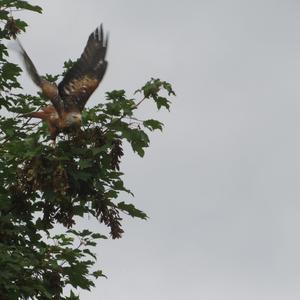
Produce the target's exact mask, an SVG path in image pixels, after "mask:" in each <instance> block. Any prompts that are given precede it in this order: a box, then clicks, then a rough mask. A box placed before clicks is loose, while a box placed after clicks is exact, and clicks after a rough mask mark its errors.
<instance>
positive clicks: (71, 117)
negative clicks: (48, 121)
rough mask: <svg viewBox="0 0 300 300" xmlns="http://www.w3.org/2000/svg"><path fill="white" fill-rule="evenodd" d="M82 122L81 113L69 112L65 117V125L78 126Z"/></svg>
mask: <svg viewBox="0 0 300 300" xmlns="http://www.w3.org/2000/svg"><path fill="white" fill-rule="evenodd" d="M81 124H82V117H81V113H78V112H71V113H69V114H67V116H66V118H65V126H66V127H80V126H81Z"/></svg>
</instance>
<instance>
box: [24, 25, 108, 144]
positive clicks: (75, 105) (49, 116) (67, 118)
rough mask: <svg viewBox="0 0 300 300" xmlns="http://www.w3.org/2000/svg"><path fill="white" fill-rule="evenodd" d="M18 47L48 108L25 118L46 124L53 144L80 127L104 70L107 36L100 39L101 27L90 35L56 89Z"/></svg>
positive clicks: (102, 34) (105, 65) (101, 34)
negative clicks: (84, 111) (82, 49)
mask: <svg viewBox="0 0 300 300" xmlns="http://www.w3.org/2000/svg"><path fill="white" fill-rule="evenodd" d="M18 43H19V47H20V50H21V54H22V57H23V60H24V63H25V66H26V69H27V71H28V73H29V75H30V77H31V79H32V80H33V82H34V83H35V84H36V85H37V86H38V87H39V88H40V89H41V92H42V94H43V95H44V97H45V98H47V99H48V100H50V101H51V104H52V105H49V106H45V107H42V108H41V110H40V111H36V112H31V113H29V114H28V115H29V116H30V117H32V118H39V119H42V120H43V121H45V122H47V124H48V128H49V132H50V136H51V140H52V141H53V143H55V139H56V137H57V135H58V134H59V133H60V132H62V131H64V130H66V129H69V128H79V127H80V126H81V123H82V115H81V114H82V111H83V109H84V106H85V104H86V102H87V101H88V99H89V98H90V96H91V95H92V93H93V92H94V91H95V89H96V88H97V87H98V85H99V83H100V82H101V80H102V78H103V76H104V74H105V71H106V68H107V61H106V60H105V55H106V50H107V44H108V36H107V34H106V35H104V33H103V28H102V24H101V25H100V27H98V28H96V30H95V31H94V32H92V33H91V34H90V36H89V38H88V41H87V44H86V46H85V49H84V51H83V53H82V55H81V57H80V58H79V59H78V60H77V61H76V62H75V63H74V65H73V66H72V67H71V68H70V69H69V70H68V71H67V72H66V74H65V76H64V78H63V80H62V81H61V82H60V83H59V84H58V85H56V84H54V83H51V82H49V81H47V80H46V79H44V78H43V77H41V76H40V75H39V74H38V72H37V70H36V68H35V66H34V64H33V62H32V61H31V59H30V58H29V56H28V54H27V53H26V51H25V50H24V48H23V47H22V45H21V43H20V42H19V41H18Z"/></svg>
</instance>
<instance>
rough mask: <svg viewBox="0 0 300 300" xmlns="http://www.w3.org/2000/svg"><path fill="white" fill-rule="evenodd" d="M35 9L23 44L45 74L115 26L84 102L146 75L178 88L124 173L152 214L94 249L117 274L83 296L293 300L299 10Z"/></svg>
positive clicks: (246, 4)
mask: <svg viewBox="0 0 300 300" xmlns="http://www.w3.org/2000/svg"><path fill="white" fill-rule="evenodd" d="M36 2H37V3H39V4H40V5H42V6H43V8H44V15H34V14H30V15H27V20H28V22H29V24H30V25H31V27H30V29H29V30H28V32H27V33H26V35H24V37H23V38H22V41H23V43H24V45H25V47H26V49H27V50H28V52H29V53H30V55H31V56H32V58H33V60H34V61H35V63H36V65H37V66H38V69H39V70H40V72H41V73H46V72H48V73H59V72H60V71H61V66H62V63H63V61H64V60H65V59H67V58H69V57H72V58H77V57H78V56H79V55H80V54H81V52H82V50H83V47H84V45H85V43H86V40H87V37H88V35H89V34H90V32H91V31H92V30H93V29H94V28H95V27H96V26H97V25H98V24H99V23H101V22H103V23H104V26H105V29H107V30H109V32H110V45H109V53H108V59H109V69H108V72H107V74H106V77H105V80H104V82H103V84H102V86H101V88H99V90H98V91H97V93H96V94H95V95H93V97H92V99H91V100H90V102H89V105H93V104H96V103H98V102H99V101H102V99H103V95H104V92H105V91H108V90H112V89H122V88H124V89H126V90H127V91H129V92H132V91H134V90H135V89H136V88H139V87H140V86H141V85H142V84H143V83H144V82H145V81H146V80H148V79H149V78H150V77H160V78H161V79H164V80H168V81H170V82H171V83H172V84H173V85H174V88H175V90H176V91H177V94H178V97H177V98H176V99H175V100H174V104H173V107H172V112H171V113H170V114H168V113H159V114H158V115H157V114H156V111H155V109H153V108H152V107H151V106H147V105H146V106H145V107H144V108H143V111H142V115H144V116H149V117H160V118H161V120H163V122H164V123H165V124H166V128H165V132H164V133H163V134H155V135H153V136H152V143H151V148H150V149H149V150H148V151H147V153H146V157H145V158H144V159H140V158H138V157H135V156H134V155H132V154H131V153H130V152H129V151H127V153H126V158H125V160H124V163H123V165H122V166H123V171H124V172H125V174H126V177H125V181H126V183H127V186H128V187H130V188H131V189H132V190H133V191H134V192H135V195H136V197H135V199H133V202H134V203H135V204H136V205H137V206H138V207H139V208H141V209H143V210H145V211H146V212H147V213H148V214H149V216H150V217H151V218H150V220H149V221H147V222H143V221H139V220H132V219H129V218H125V222H124V224H125V229H126V234H125V235H124V238H123V239H121V240H118V241H111V240H110V241H104V242H103V243H101V244H100V245H99V247H98V249H97V250H98V251H97V252H98V255H99V264H100V266H101V267H102V268H103V269H104V271H105V273H106V274H107V275H108V277H109V279H108V280H105V279H102V280H101V279H100V280H98V281H97V287H96V288H95V289H94V290H93V291H92V292H91V293H86V292H81V295H82V299H83V300H93V299H95V300H96V299H106V300H115V299H125V300H126V299H130V300H140V299H143V300H150V299H151V300H152V299H157V300H160V299H164V300H165V299H172V300H181V299H189V300H198V299H205V300H227V299H228V300H240V299H243V300H248V299H249V300H250V299H251V300H252V299H256V300H268V299H272V300H277V299H278V300H282V299H289V300H296V299H297V300H298V299H299V297H300V285H299V280H300V258H299V253H300V238H299V228H300V204H299V201H300V185H299V180H300V159H299V153H300V136H299V128H300V118H299V114H300V88H299V80H300V35H299V32H300V2H299V1H296V0H285V1H279V0H269V1H268V0H235V1H234V0H205V1H204V0H186V1H177V2H175V1H171V0H160V1H158V0H151V1H145V0H127V1H120V0H119V1H114V0H110V1H108V0H107V1H104V0H97V1H96V0H94V1H93V0H87V1H79V0H65V1H61V0H51V1H44V2H45V3H43V1H36ZM24 86H25V88H26V89H27V90H28V91H34V90H35V87H34V86H33V84H32V83H30V82H29V81H28V79H24ZM120 200H130V199H120ZM85 225H86V226H89V227H91V228H92V229H93V230H96V231H101V232H103V227H102V226H101V225H99V224H98V223H96V222H93V221H91V220H87V221H86V224H85Z"/></svg>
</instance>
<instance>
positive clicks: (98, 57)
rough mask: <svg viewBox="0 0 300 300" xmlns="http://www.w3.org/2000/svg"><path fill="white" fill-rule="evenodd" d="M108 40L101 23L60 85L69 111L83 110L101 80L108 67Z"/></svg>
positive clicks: (59, 88) (59, 87)
mask: <svg viewBox="0 0 300 300" xmlns="http://www.w3.org/2000/svg"><path fill="white" fill-rule="evenodd" d="M107 42H108V38H107V36H106V37H105V36H104V34H103V28H102V25H101V26H100V28H97V29H96V30H95V31H94V32H93V33H92V34H91V35H90V36H89V39H88V41H87V44H86V46H85V49H84V51H83V53H82V55H81V57H80V58H79V59H78V60H77V62H75V64H74V65H73V67H72V68H71V69H70V70H68V71H67V73H66V75H65V77H64V79H63V80H62V82H61V83H60V84H59V85H58V90H59V94H60V96H61V98H62V99H63V101H64V106H65V109H66V110H67V111H69V110H79V111H82V110H83V108H84V106H85V104H86V102H87V101H88V99H89V97H90V96H91V95H92V93H93V92H94V91H95V89H96V88H97V87H98V85H99V83H100V82H101V80H102V78H103V76H104V74H105V71H106V67H107V61H106V60H105V54H106V49H107Z"/></svg>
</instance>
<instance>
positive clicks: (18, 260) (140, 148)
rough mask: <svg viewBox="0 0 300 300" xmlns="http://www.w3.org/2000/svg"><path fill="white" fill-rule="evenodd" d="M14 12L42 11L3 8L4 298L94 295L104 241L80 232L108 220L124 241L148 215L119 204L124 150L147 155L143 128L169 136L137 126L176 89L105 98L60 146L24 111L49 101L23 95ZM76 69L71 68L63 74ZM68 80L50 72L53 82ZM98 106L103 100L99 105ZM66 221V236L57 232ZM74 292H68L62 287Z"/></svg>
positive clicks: (154, 84) (157, 126)
mask: <svg viewBox="0 0 300 300" xmlns="http://www.w3.org/2000/svg"><path fill="white" fill-rule="evenodd" d="M14 10H29V11H32V12H37V13H41V12H42V9H41V8H40V7H38V6H33V5H31V4H30V3H29V2H28V1H21V0H15V1H14V0H2V1H1V2H0V19H1V24H2V25H1V27H0V38H1V41H2V42H1V44H0V108H1V112H2V113H1V117H0V270H1V272H0V299H1V300H2V299H5V300H10V299H43V300H44V299H79V297H78V296H76V288H81V289H86V290H90V288H91V287H92V286H94V284H95V283H94V281H95V279H96V278H98V277H101V276H104V274H103V273H102V271H101V270H95V262H96V256H95V254H94V253H93V247H95V246H96V240H98V239H106V238H107V237H106V236H104V235H102V234H99V233H95V232H91V231H90V230H87V229H85V230H81V231H79V230H76V220H78V218H84V217H86V216H87V215H89V216H92V217H94V218H96V219H98V220H99V222H100V223H104V224H105V225H106V226H108V227H109V229H110V235H111V237H112V238H113V239H116V238H120V237H121V235H122V233H123V229H122V225H121V221H122V217H121V215H122V214H124V213H125V214H128V215H129V216H131V217H137V218H141V219H146V218H147V215H146V214H145V213H144V212H142V211H141V210H139V209H137V208H136V207H135V206H134V205H132V204H128V203H125V202H119V201H118V196H119V194H120V193H122V192H124V193H128V194H132V193H131V192H130V190H128V189H127V188H126V187H125V186H124V183H123V173H122V172H121V171H120V160H121V158H122V156H123V148H122V146H123V144H124V142H128V143H129V144H130V145H131V147H132V149H133V151H134V152H136V153H137V154H138V155H139V156H141V157H143V155H144V151H145V148H147V147H148V146H149V138H148V135H147V133H146V130H150V131H153V130H162V128H163V124H162V123H161V122H159V121H157V120H153V119H149V120H138V119H137V118H136V117H135V113H136V111H137V109H138V108H139V106H140V105H141V104H142V103H143V102H144V101H154V103H155V104H156V105H157V108H158V109H161V108H166V109H169V105H170V101H169V100H168V97H169V96H172V95H175V94H174V91H173V90H172V86H171V85H170V84H169V83H167V82H165V81H161V80H159V79H151V80H150V81H149V82H147V83H146V84H145V85H144V86H143V87H142V88H141V89H139V90H137V91H136V94H135V95H134V96H133V97H128V96H127V95H126V93H125V91H124V90H114V91H112V92H108V93H106V100H105V102H104V103H103V101H102V102H101V103H100V104H98V105H97V106H95V107H93V108H91V109H86V110H85V111H84V115H83V119H84V120H83V123H84V125H83V127H82V128H81V130H80V132H77V133H72V132H71V133H69V134H61V135H60V136H59V137H58V142H57V145H56V146H55V147H51V145H50V144H49V139H50V138H49V134H48V132H47V128H46V126H45V124H43V123H37V122H36V121H33V120H31V119H30V118H25V117H24V115H25V114H26V113H28V112H31V111H34V110H37V108H38V107H40V106H43V105H45V102H46V99H44V98H43V97H42V95H40V94H38V95H35V96H34V95H28V94H24V93H23V91H22V87H21V85H20V83H19V82H18V76H19V75H20V74H21V69H20V67H19V66H18V65H16V64H14V63H11V62H9V60H8V50H7V48H6V46H5V45H4V41H5V40H9V39H13V38H15V37H16V35H17V34H20V33H21V32H22V31H25V29H26V26H27V24H26V23H25V22H24V21H22V20H20V19H15V18H14V17H13V15H12V13H11V11H14ZM71 65H72V62H71V61H68V62H66V63H65V64H64V68H65V70H66V69H68V68H69V67H70V66H71ZM60 76H61V75H55V76H53V75H52V76H51V75H47V76H46V77H47V79H48V80H51V81H53V82H55V81H56V80H58V79H59V78H60ZM99 102H100V101H99ZM58 224H61V225H62V226H63V228H65V230H64V231H63V233H61V234H58V235H57V234H56V235H55V234H53V228H55V227H56V226H57V225H58ZM66 287H70V289H69V290H70V292H68V296H67V295H66V291H65V288H66Z"/></svg>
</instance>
